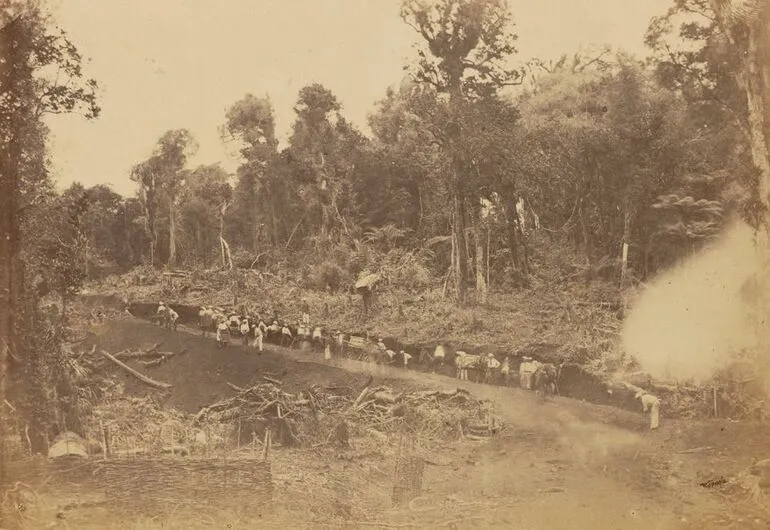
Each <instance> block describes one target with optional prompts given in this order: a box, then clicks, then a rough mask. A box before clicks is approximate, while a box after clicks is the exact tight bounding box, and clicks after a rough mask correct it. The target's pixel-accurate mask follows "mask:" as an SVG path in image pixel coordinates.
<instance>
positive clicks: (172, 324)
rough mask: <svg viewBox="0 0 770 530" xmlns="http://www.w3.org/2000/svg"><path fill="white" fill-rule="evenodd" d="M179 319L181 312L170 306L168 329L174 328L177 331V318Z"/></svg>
mask: <svg viewBox="0 0 770 530" xmlns="http://www.w3.org/2000/svg"><path fill="white" fill-rule="evenodd" d="M178 319H179V314H178V313H177V312H176V311H174V310H173V309H171V307H169V308H168V329H172V330H174V331H176V324H177V320H178Z"/></svg>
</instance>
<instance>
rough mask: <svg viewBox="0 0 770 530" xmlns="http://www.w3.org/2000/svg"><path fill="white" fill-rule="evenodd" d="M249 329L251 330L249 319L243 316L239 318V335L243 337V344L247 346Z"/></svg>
mask: <svg viewBox="0 0 770 530" xmlns="http://www.w3.org/2000/svg"><path fill="white" fill-rule="evenodd" d="M249 331H251V326H250V325H249V319H248V318H244V319H242V320H241V337H242V338H243V345H244V346H248V344H249Z"/></svg>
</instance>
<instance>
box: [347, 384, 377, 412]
mask: <svg viewBox="0 0 770 530" xmlns="http://www.w3.org/2000/svg"><path fill="white" fill-rule="evenodd" d="M373 382H374V377H372V376H369V380H368V381H367V382H366V385H365V386H364V388H363V390H361V393H360V394H358V397H357V398H356V400H355V401H354V402H353V404H352V405H351V406H350V408H351V410H355V409H356V408H357V407H358V405H359V404H360V403H361V402H362V401H363V400H364V398H365V397H366V394H367V392H368V391H369V387H370V386H372V383H373Z"/></svg>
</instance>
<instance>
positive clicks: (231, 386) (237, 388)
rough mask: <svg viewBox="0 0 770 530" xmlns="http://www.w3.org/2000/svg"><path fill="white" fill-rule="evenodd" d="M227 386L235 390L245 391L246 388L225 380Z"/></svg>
mask: <svg viewBox="0 0 770 530" xmlns="http://www.w3.org/2000/svg"><path fill="white" fill-rule="evenodd" d="M227 386H229V387H230V388H232V389H233V390H235V391H236V392H246V390H247V389H246V388H243V387H240V386H238V385H234V384H232V383H231V382H229V381H228V382H227Z"/></svg>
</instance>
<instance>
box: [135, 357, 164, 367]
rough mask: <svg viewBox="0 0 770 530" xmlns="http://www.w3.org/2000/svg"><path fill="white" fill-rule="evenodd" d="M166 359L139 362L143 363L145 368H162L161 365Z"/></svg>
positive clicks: (159, 358)
mask: <svg viewBox="0 0 770 530" xmlns="http://www.w3.org/2000/svg"><path fill="white" fill-rule="evenodd" d="M165 360H166V358H165V357H158V358H157V359H153V360H152V361H142V360H140V361H139V362H140V363H142V364H143V365H144V366H160V364H161V363H162V362H163V361H165Z"/></svg>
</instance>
